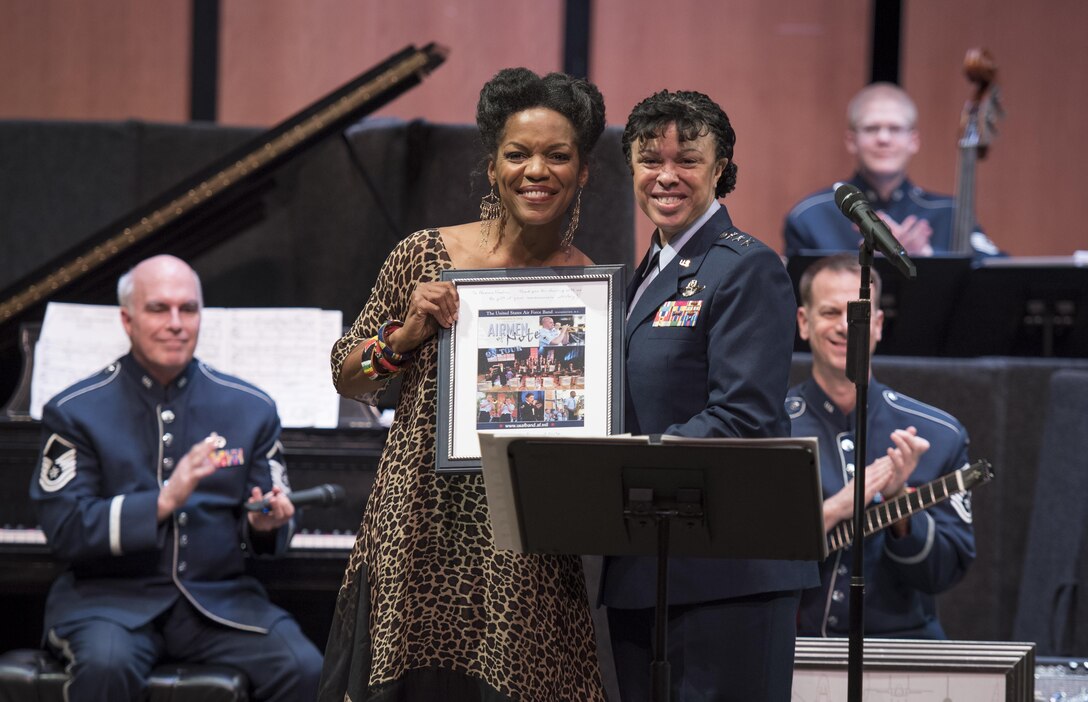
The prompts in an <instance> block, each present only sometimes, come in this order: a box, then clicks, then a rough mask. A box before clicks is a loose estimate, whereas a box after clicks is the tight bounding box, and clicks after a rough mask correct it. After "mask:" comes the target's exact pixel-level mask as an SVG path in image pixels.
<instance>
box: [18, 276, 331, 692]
mask: <svg viewBox="0 0 1088 702" xmlns="http://www.w3.org/2000/svg"><path fill="white" fill-rule="evenodd" d="M118 298H119V300H120V305H121V323H122V324H123V325H124V328H125V332H126V333H127V334H128V337H129V339H130V340H131V350H130V352H129V353H128V354H127V355H125V356H123V357H121V358H120V359H118V360H117V361H116V362H114V363H112V364H111V365H109V366H108V367H107V368H105V369H104V370H102V371H100V372H99V373H97V374H95V375H93V376H91V377H89V378H87V379H85V380H82V381H80V382H78V383H76V384H75V385H73V386H72V387H70V388H68V389H66V390H64V391H63V392H61V393H60V394H58V395H57V396H56V397H54V398H53V399H52V400H50V401H49V403H48V404H47V405H46V407H45V410H44V414H43V418H42V425H43V437H44V443H43V448H42V461H41V467H40V470H39V471H38V472H37V473H36V474H35V475H34V477H33V479H32V481H31V486H30V497H31V499H32V500H33V501H34V504H35V506H36V508H37V511H38V516H39V519H40V520H41V525H42V528H43V529H44V531H45V533H46V536H47V537H48V540H49V543H50V545H51V546H52V548H53V550H54V552H55V553H56V555H57V556H59V557H60V558H61V559H63V560H65V561H67V562H68V567H67V569H66V570H65V571H64V573H63V574H62V575H61V576H60V577H59V578H58V579H57V581H56V582H55V583H54V584H53V586H52V589H51V590H50V592H49V596H48V599H47V601H46V609H45V628H44V630H45V632H46V637H47V644H48V645H49V647H50V648H51V649H52V650H53V651H54V652H56V653H57V654H58V655H59V656H61V657H62V658H63V659H64V660H65V661H66V662H67V663H68V669H69V671H70V672H71V673H72V683H71V685H70V686H69V688H68V690H67V698H66V699H68V700H70V701H71V702H78V701H80V700H99V701H101V700H110V702H121V701H123V700H142V699H146V694H147V690H146V686H147V682H146V681H147V678H148V676H149V673H150V671H151V668H152V667H153V665H154V664H155V663H157V662H159V661H160V660H164V659H165V660H174V661H186V662H194V663H216V664H223V665H229V666H233V667H235V668H237V669H239V670H241V671H242V672H244V673H245V674H246V676H247V677H248V678H249V681H250V684H251V694H252V695H253V698H254V699H257V700H283V701H284V702H287V701H298V702H303V701H308V700H312V699H314V696H315V695H316V691H317V680H318V677H319V675H320V672H321V654H320V652H319V651H318V650H317V648H315V647H314V645H313V644H312V643H311V642H310V641H309V640H308V639H306V637H305V636H304V635H303V634H302V632H301V630H300V629H299V627H298V625H297V623H296V622H295V621H294V620H293V619H292V618H291V617H290V615H288V614H287V613H286V612H284V611H283V610H282V609H280V608H279V607H276V606H274V605H273V604H271V603H270V602H269V600H268V597H267V595H266V593H265V591H264V589H263V588H262V587H261V585H260V584H259V583H258V582H257V581H256V580H254V579H253V578H251V577H249V576H247V575H246V574H245V568H244V560H245V557H246V555H247V554H254V555H256V554H268V555H277V554H280V553H282V552H283V551H284V550H285V549H286V547H287V544H288V542H289V539H290V536H291V533H292V531H293V515H294V506H293V505H292V504H291V501H290V499H289V498H288V494H287V491H286V489H287V476H286V473H285V471H284V464H283V456H282V447H281V446H280V443H279V434H280V423H279V417H278V416H277V414H276V407H275V404H274V403H273V402H272V400H271V399H270V398H269V397H268V396H267V395H265V394H264V393H263V392H261V391H260V390H258V389H257V388H255V387H253V386H252V385H249V384H248V383H246V382H245V381H242V380H239V379H237V378H233V377H231V376H227V375H223V374H222V373H219V372H217V371H215V370H214V369H212V368H210V367H208V366H206V365H204V364H203V363H201V362H200V361H198V360H196V359H194V358H193V350H194V349H195V348H196V342H197V335H198V333H199V330H200V315H201V307H202V299H201V290H200V280H199V279H198V278H197V275H196V272H195V271H193V270H192V269H191V268H190V267H189V266H188V265H187V264H185V263H184V262H183V261H181V260H179V259H177V258H174V257H172V256H157V257H154V258H150V259H147V260H145V261H143V262H142V263H140V264H139V265H137V266H136V267H135V268H133V269H132V270H131V271H130V272H129V273H127V274H125V275H124V276H122V277H121V280H120V282H119V283H118ZM257 500H267V508H266V509H264V510H263V511H246V510H245V509H243V504H244V503H245V502H247V501H250V502H252V501H257Z"/></svg>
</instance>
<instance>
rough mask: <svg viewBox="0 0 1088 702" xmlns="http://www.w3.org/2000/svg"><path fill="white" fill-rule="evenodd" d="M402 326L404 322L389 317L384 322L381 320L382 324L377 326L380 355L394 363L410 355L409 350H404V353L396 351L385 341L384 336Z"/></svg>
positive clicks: (401, 361) (408, 357)
mask: <svg viewBox="0 0 1088 702" xmlns="http://www.w3.org/2000/svg"><path fill="white" fill-rule="evenodd" d="M403 326H404V322H401V321H400V320H399V319H390V320H388V321H386V322H382V325H381V326H380V327H378V333H377V335H376V337H377V339H378V345H379V346H380V347H381V352H382V355H383V356H385V358H386V359H388V360H389V362H390V363H393V364H394V365H399V364H401V363H403V362H405V361H407V360H408V359H410V358H411V357H412V352H411V351H406V352H405V353H397V352H396V351H394V350H393V349H392V347H390V346H389V343H388V342H387V341H386V337H387V336H388V335H390V334H392V333H393V332H395V331H396V330H398V329H400V328H401V327H403Z"/></svg>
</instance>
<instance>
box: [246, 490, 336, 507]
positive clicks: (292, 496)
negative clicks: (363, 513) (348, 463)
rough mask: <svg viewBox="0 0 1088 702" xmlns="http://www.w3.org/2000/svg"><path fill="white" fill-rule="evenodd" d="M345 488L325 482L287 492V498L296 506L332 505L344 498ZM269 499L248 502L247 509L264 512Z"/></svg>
mask: <svg viewBox="0 0 1088 702" xmlns="http://www.w3.org/2000/svg"><path fill="white" fill-rule="evenodd" d="M344 494H345V493H344V488H343V487H341V486H340V485H336V484H335V483H325V484H324V485H318V486H317V487H312V488H307V489H306V490H299V491H298V492H289V493H287V498H288V499H289V500H291V503H292V504H293V505H294V506H295V507H308V506H313V507H331V506H332V505H335V504H336V503H338V502H340V501H341V500H343V499H344ZM268 503H269V501H268V499H267V498H265V499H263V500H260V501H258V502H247V503H246V510H247V511H249V512H263V511H264V510H266V509H268Z"/></svg>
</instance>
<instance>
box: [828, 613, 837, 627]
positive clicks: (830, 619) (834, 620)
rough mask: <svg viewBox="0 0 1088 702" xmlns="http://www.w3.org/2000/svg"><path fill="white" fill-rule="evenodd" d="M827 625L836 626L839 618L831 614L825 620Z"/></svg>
mask: <svg viewBox="0 0 1088 702" xmlns="http://www.w3.org/2000/svg"><path fill="white" fill-rule="evenodd" d="M827 623H828V624H830V625H831V626H836V625H837V624H838V623H839V618H838V617H836V616H835V615H834V614H832V615H831V616H830V617H828V618H827Z"/></svg>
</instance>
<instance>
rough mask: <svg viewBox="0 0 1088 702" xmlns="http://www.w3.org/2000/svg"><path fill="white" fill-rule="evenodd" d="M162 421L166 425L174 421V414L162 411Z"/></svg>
mask: <svg viewBox="0 0 1088 702" xmlns="http://www.w3.org/2000/svg"><path fill="white" fill-rule="evenodd" d="M162 421H163V422H165V423H167V424H169V423H170V422H172V421H174V413H173V412H172V411H170V410H163V411H162Z"/></svg>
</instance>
